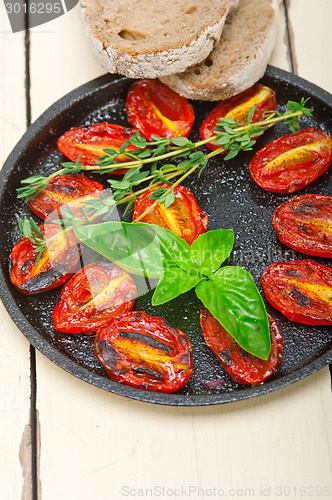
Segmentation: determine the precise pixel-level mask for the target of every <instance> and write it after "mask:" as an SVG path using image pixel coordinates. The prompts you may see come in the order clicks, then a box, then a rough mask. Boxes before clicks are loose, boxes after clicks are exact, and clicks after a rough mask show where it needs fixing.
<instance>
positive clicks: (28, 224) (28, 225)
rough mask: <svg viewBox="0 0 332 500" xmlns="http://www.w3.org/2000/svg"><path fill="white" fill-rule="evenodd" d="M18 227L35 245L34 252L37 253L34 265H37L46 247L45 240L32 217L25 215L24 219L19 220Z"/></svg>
mask: <svg viewBox="0 0 332 500" xmlns="http://www.w3.org/2000/svg"><path fill="white" fill-rule="evenodd" d="M18 227H19V228H20V231H21V233H22V234H23V236H25V238H28V239H29V240H30V241H31V243H33V245H36V248H35V252H36V254H37V258H36V262H35V265H37V264H38V262H39V259H40V257H41V256H42V253H43V252H44V250H45V249H46V248H47V244H48V243H47V240H46V239H45V236H44V235H43V233H42V232H41V231H40V229H39V227H38V226H37V224H36V222H35V221H34V220H33V218H32V217H29V219H27V218H26V217H25V218H24V220H19V221H18Z"/></svg>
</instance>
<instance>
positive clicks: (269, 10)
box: [160, 0, 278, 101]
mask: <svg viewBox="0 0 332 500" xmlns="http://www.w3.org/2000/svg"><path fill="white" fill-rule="evenodd" d="M277 23H278V1H277V0H240V2H239V6H238V8H237V10H236V11H235V12H234V14H233V15H232V16H230V17H229V18H228V19H227V20H226V23H225V26H224V29H223V32H222V35H221V39H220V42H219V43H218V44H217V45H216V47H215V48H214V50H213V51H212V52H211V54H210V55H209V56H208V57H207V58H206V59H205V60H204V61H203V62H202V63H200V64H197V65H195V66H193V67H191V68H189V69H187V70H186V71H184V72H183V73H179V74H176V75H171V76H167V77H164V78H160V79H161V81H162V82H164V83H165V84H166V85H168V86H169V87H170V88H171V89H173V90H175V91H176V92H178V93H179V94H181V95H182V96H184V97H187V98H189V99H201V100H204V101H219V100H223V99H228V98H229V97H232V96H233V95H236V94H239V93H240V92H243V91H244V90H246V89H247V88H249V87H251V86H252V85H253V84H254V83H256V82H257V81H258V80H259V79H260V78H261V77H262V76H263V74H264V72H265V69H266V66H267V63H268V60H269V58H270V55H271V52H272V49H273V46H274V43H275V39H276V33H277Z"/></svg>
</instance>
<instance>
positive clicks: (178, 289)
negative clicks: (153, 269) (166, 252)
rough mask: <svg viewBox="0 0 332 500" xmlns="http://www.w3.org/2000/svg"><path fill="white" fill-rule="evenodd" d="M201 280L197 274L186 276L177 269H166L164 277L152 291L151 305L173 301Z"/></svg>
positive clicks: (184, 272) (186, 274)
mask: <svg viewBox="0 0 332 500" xmlns="http://www.w3.org/2000/svg"><path fill="white" fill-rule="evenodd" d="M202 279H203V277H202V276H201V275H199V274H198V273H197V272H195V273H191V274H188V273H187V272H186V271H184V270H183V269H180V268H179V267H172V268H171V269H166V270H165V272H164V276H163V277H162V279H161V280H160V281H159V283H158V285H157V287H156V289H155V291H154V294H153V297H152V299H151V304H152V305H153V306H159V305H161V304H165V302H168V301H170V300H172V299H175V297H178V296H179V295H181V293H185V292H188V291H189V290H191V289H192V288H194V286H196V285H197V283H199V282H200V281H202Z"/></svg>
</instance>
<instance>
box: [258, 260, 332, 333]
mask: <svg viewBox="0 0 332 500" xmlns="http://www.w3.org/2000/svg"><path fill="white" fill-rule="evenodd" d="M261 282H262V285H263V290H264V293H265V296H266V298H267V300H268V301H269V302H270V304H272V305H273V307H275V308H276V309H278V310H279V311H281V312H282V313H283V314H284V315H285V316H286V318H288V319H290V320H291V321H295V322H297V323H305V324H306V325H332V269H331V268H330V267H326V266H322V265H321V264H317V263H316V262H312V261H311V260H289V261H288V262H277V263H276V264H271V265H270V266H269V267H268V268H267V269H266V271H265V272H264V274H263V276H262V278H261Z"/></svg>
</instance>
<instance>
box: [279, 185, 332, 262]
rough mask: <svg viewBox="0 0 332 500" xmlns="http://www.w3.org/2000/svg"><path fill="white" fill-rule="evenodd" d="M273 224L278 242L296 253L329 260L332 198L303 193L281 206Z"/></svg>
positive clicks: (331, 245)
mask: <svg viewBox="0 0 332 500" xmlns="http://www.w3.org/2000/svg"><path fill="white" fill-rule="evenodd" d="M272 225H273V227H274V229H275V230H276V232H277V235H278V237H279V240H280V241H281V243H283V244H284V245H287V246H288V247H290V248H293V249H294V250H296V251H298V252H304V253H307V254H309V255H318V256H320V257H332V198H331V196H322V195H319V194H305V195H303V196H297V197H296V198H292V199H290V200H288V201H285V203H282V204H281V205H279V207H277V208H276V209H275V211H274V214H273V218H272Z"/></svg>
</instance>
